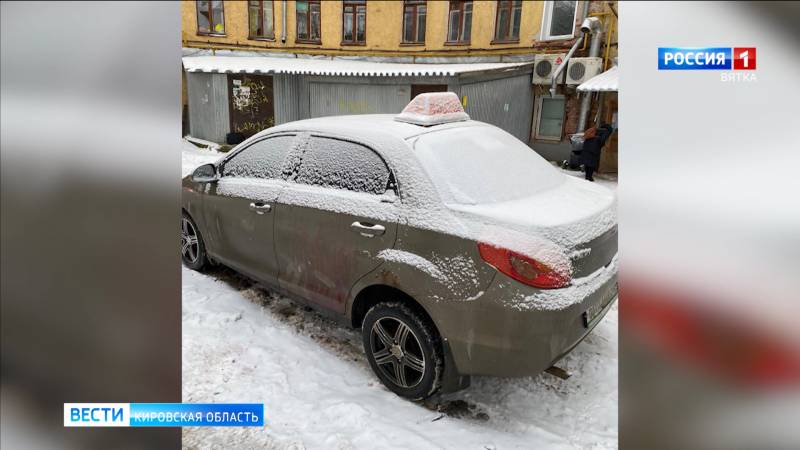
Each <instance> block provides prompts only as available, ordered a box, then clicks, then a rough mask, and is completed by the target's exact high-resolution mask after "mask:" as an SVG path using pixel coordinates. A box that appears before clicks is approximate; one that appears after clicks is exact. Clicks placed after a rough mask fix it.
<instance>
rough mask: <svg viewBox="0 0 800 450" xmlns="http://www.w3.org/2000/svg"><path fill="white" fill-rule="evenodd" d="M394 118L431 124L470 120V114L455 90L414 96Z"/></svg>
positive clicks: (400, 120) (414, 122) (426, 124)
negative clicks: (465, 109)
mask: <svg viewBox="0 0 800 450" xmlns="http://www.w3.org/2000/svg"><path fill="white" fill-rule="evenodd" d="M394 120H397V121H399V122H407V123H412V124H415V125H422V126H431V125H439V124H443V123H450V122H461V121H464V120H469V115H468V114H467V113H466V112H464V108H463V107H462V106H461V102H460V101H459V99H458V96H457V95H456V94H454V93H453V92H429V93H425V94H419V95H418V96H416V97H414V99H413V100H411V102H409V104H408V105H406V107H405V108H404V109H403V112H401V113H400V114H398V115H396V116H395V117H394Z"/></svg>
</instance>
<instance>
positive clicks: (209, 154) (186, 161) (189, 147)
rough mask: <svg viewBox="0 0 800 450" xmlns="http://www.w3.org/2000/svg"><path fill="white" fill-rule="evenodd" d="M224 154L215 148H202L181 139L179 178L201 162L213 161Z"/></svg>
mask: <svg viewBox="0 0 800 450" xmlns="http://www.w3.org/2000/svg"><path fill="white" fill-rule="evenodd" d="M223 155H224V154H223V153H220V152H218V151H216V150H215V149H202V148H200V147H198V146H196V145H194V144H192V143H191V142H189V141H188V140H186V139H182V140H181V178H183V177H185V176H186V175H189V174H191V173H192V172H194V169H196V168H197V167H199V166H202V165H203V164H208V163H213V162H215V161H217V160H218V159H220V158H221V157H222V156H223Z"/></svg>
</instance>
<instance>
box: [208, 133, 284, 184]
mask: <svg viewBox="0 0 800 450" xmlns="http://www.w3.org/2000/svg"><path fill="white" fill-rule="evenodd" d="M294 138H295V136H275V137H271V138H267V139H264V140H261V141H258V142H256V143H254V144H253V145H250V146H248V147H247V148H245V149H244V150H242V151H240V152H238V153H237V154H235V155H234V156H233V157H231V159H229V160H227V161H226V162H225V164H224V165H223V166H222V176H223V177H242V178H281V172H282V166H283V162H284V160H285V159H286V155H288V154H289V151H290V150H291V149H292V144H293V142H294Z"/></svg>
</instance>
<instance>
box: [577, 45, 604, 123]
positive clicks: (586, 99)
mask: <svg viewBox="0 0 800 450" xmlns="http://www.w3.org/2000/svg"><path fill="white" fill-rule="evenodd" d="M602 40H603V32H602V31H600V30H598V31H597V32H596V33H594V35H592V42H591V44H590V46H589V56H600V50H601V47H602ZM582 95H583V98H581V109H580V112H579V113H578V133H582V132H583V130H585V129H586V118H587V117H588V116H589V109H590V108H591V106H592V103H591V101H592V93H591V92H584V93H583V94H582Z"/></svg>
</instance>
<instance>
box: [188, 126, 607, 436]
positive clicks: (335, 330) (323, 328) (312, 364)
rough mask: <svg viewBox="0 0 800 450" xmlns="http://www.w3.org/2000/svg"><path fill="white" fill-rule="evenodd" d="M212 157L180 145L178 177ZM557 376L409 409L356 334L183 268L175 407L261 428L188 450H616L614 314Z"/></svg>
mask: <svg viewBox="0 0 800 450" xmlns="http://www.w3.org/2000/svg"><path fill="white" fill-rule="evenodd" d="M219 155H220V154H219V153H216V152H213V151H209V150H201V149H197V148H196V147H194V146H193V145H192V144H190V143H187V142H185V141H184V148H183V162H184V169H183V173H184V174H188V173H189V172H191V170H192V169H193V168H194V167H195V166H197V165H199V164H203V163H205V162H211V161H214V160H215V159H217V158H218V157H219ZM578 175H579V174H578ZM606 182H608V183H609V184H611V183H613V184H615V181H614V182H612V181H611V180H606ZM609 187H612V188H614V187H615V186H609ZM558 365H559V366H560V367H562V368H564V369H566V370H567V371H568V372H570V373H571V374H572V376H571V377H570V378H569V379H568V380H561V379H559V378H556V377H554V376H552V375H549V374H541V375H538V376H536V377H527V378H518V379H501V378H491V377H474V378H473V380H472V386H470V387H469V388H468V389H466V390H464V391H461V392H457V393H454V394H449V395H446V396H437V397H434V398H432V399H430V400H428V401H426V402H424V403H420V404H418V403H414V402H409V401H406V400H403V399H401V398H399V397H397V396H396V395H394V394H393V393H391V392H390V391H389V390H387V389H386V388H384V387H383V386H382V385H381V383H380V382H379V381H378V379H377V378H376V377H375V376H374V375H373V374H372V371H371V370H370V367H369V365H368V363H367V361H366V358H365V357H364V355H363V351H362V348H361V340H360V335H359V332H358V331H356V330H352V329H350V328H347V327H344V326H341V325H338V324H336V323H334V322H332V321H330V320H328V319H325V318H323V317H322V316H320V315H319V314H317V313H315V312H313V311H311V310H309V309H308V308H305V307H302V306H298V305H296V304H294V303H293V302H291V301H290V300H288V299H285V298H282V297H280V296H277V295H275V294H273V293H270V292H268V291H265V290H263V289H260V288H259V287H257V286H255V285H253V283H252V282H250V281H248V280H247V279H245V278H243V277H241V276H239V275H237V274H235V273H234V272H232V271H231V270H228V269H224V268H214V269H211V270H210V271H208V272H207V273H205V274H201V273H198V272H194V271H191V270H188V269H186V268H183V401H184V402H253V403H261V402H263V403H264V404H265V408H266V426H265V427H264V428H185V429H184V434H183V436H184V438H183V443H184V447H186V448H275V449H284V448H287V449H288V448H291V449H302V448H308V449H316V448H326V449H327V448H339V449H349V448H370V449H372V448H414V449H426V448H458V449H462V448H475V449H505V448H547V449H550V448H616V446H617V399H618V395H617V307H616V306H614V308H613V309H612V310H611V311H610V312H609V314H608V315H607V316H606V318H605V319H604V320H603V321H602V322H601V323H600V324H599V325H598V326H597V328H595V330H594V332H593V333H592V334H590V335H589V337H587V339H586V340H585V341H584V342H583V343H581V344H580V345H579V346H578V347H577V348H576V349H575V350H574V351H573V352H572V353H571V354H569V355H568V356H567V357H566V358H565V359H564V360H562V361H561V362H560V363H559V364H558Z"/></svg>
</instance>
